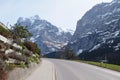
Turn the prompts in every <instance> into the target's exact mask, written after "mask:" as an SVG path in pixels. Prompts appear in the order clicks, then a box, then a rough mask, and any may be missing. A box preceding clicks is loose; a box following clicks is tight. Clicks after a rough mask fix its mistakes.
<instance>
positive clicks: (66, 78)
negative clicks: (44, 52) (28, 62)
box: [47, 59, 120, 80]
mask: <svg viewBox="0 0 120 80" xmlns="http://www.w3.org/2000/svg"><path fill="white" fill-rule="evenodd" d="M47 60H49V61H50V62H52V63H53V64H54V65H55V70H56V80H120V72H116V71H112V70H108V69H104V68H100V67H96V66H93V65H89V64H84V63H80V62H74V61H67V60H57V59H47Z"/></svg>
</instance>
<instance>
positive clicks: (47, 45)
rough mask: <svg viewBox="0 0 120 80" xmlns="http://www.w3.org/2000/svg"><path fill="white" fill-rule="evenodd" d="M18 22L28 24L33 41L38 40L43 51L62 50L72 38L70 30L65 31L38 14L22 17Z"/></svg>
mask: <svg viewBox="0 0 120 80" xmlns="http://www.w3.org/2000/svg"><path fill="white" fill-rule="evenodd" d="M17 24H20V25H23V26H27V28H28V29H29V30H30V32H31V33H32V34H33V37H32V38H31V41H34V42H37V44H38V45H39V47H40V49H41V50H42V53H45V54H46V53H50V52H53V51H57V50H60V49H61V48H62V47H63V46H65V45H66V44H67V43H68V41H69V40H70V39H71V37H72V35H71V33H70V32H64V31H62V30H61V29H59V28H57V27H56V26H54V25H52V24H51V23H50V22H48V21H46V20H42V19H40V17H39V16H38V15H36V16H33V17H31V18H22V17H20V18H19V19H18V21H17Z"/></svg>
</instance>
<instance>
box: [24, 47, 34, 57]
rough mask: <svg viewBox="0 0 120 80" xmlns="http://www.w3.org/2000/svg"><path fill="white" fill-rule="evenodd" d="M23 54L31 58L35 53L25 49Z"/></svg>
mask: <svg viewBox="0 0 120 80" xmlns="http://www.w3.org/2000/svg"><path fill="white" fill-rule="evenodd" d="M23 54H25V55H26V56H28V57H30V56H32V55H33V53H32V52H31V51H29V50H27V49H24V50H23Z"/></svg>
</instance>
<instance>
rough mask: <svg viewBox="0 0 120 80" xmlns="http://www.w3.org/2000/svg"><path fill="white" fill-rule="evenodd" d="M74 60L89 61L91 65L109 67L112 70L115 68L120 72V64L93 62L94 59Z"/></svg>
mask: <svg viewBox="0 0 120 80" xmlns="http://www.w3.org/2000/svg"><path fill="white" fill-rule="evenodd" d="M74 61H77V62H83V63H87V64H91V65H95V66H99V67H103V68H107V69H111V70H115V71H119V72H120V66H119V65H114V64H108V63H101V62H92V61H82V60H74Z"/></svg>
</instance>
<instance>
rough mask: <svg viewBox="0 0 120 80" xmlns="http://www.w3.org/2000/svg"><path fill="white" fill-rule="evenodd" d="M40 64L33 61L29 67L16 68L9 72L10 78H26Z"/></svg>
mask: <svg viewBox="0 0 120 80" xmlns="http://www.w3.org/2000/svg"><path fill="white" fill-rule="evenodd" d="M39 66H40V64H36V63H32V64H31V65H30V67H29V68H25V69H22V68H16V69H14V70H13V71H11V72H9V73H8V80H25V78H26V77H27V76H29V75H30V74H31V73H32V72H33V71H34V70H35V69H37V67H39Z"/></svg>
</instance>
